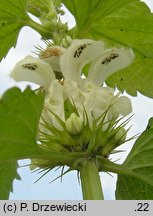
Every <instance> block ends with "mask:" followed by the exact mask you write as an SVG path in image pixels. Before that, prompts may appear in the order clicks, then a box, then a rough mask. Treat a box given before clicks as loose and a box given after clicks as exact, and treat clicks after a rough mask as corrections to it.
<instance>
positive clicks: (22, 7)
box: [0, 0, 29, 60]
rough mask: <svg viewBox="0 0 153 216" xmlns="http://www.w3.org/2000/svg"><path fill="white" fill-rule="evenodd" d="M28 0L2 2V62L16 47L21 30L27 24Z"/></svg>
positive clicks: (0, 53) (0, 23)
mask: <svg viewBox="0 0 153 216" xmlns="http://www.w3.org/2000/svg"><path fill="white" fill-rule="evenodd" d="M26 4H27V0H13V1H12V0H7V1H3V0H1V1H0V60H1V59H2V58H3V57H5V56H6V54H7V52H8V51H9V49H10V48H11V47H15V46H16V42H17V38H18V34H19V32H20V30H21V28H22V27H23V26H24V25H26V24H27V22H28V19H29V17H28V15H27V13H26Z"/></svg>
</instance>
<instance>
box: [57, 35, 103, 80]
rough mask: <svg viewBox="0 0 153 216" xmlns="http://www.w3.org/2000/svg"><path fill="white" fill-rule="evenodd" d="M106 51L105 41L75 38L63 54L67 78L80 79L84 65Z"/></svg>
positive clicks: (62, 62)
mask: <svg viewBox="0 0 153 216" xmlns="http://www.w3.org/2000/svg"><path fill="white" fill-rule="evenodd" d="M103 52H104V42H102V41H93V40H87V39H83V40H74V41H73V42H72V44H71V46H70V47H69V48H68V49H67V50H66V51H65V53H64V54H63V55H62V56H61V61H60V65H61V69H62V73H63V75H64V77H65V78H66V79H71V80H74V81H76V82H77V81H79V80H80V79H81V73H82V69H83V67H84V66H85V65H86V64H88V63H89V62H90V61H92V60H94V59H96V58H97V57H99V56H100V55H101V54H102V53H103Z"/></svg>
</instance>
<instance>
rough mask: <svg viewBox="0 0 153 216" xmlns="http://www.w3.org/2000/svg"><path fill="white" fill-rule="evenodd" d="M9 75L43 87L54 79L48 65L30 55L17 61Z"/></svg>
mask: <svg viewBox="0 0 153 216" xmlns="http://www.w3.org/2000/svg"><path fill="white" fill-rule="evenodd" d="M11 77H12V78H13V79H14V80H16V81H28V82H33V83H36V84H38V85H40V86H43V87H45V88H48V87H49V85H50V83H51V81H52V80H54V79H55V75H54V72H53V70H52V68H51V67H50V65H49V64H47V63H46V62H44V61H43V60H41V59H37V58H34V57H32V56H27V57H25V58H24V59H23V60H21V61H19V62H18V63H17V64H16V65H15V67H14V69H13V71H12V72H11Z"/></svg>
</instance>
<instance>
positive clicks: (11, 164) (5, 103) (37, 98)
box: [0, 88, 44, 199]
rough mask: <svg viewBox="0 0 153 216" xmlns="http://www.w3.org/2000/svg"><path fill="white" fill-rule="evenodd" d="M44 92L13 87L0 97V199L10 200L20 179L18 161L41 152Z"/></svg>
mask: <svg viewBox="0 0 153 216" xmlns="http://www.w3.org/2000/svg"><path fill="white" fill-rule="evenodd" d="M43 101H44V94H43V92H41V91H39V92H37V93H35V92H33V91H32V90H30V88H27V89H26V90H25V91H24V92H21V90H19V89H18V88H12V89H10V90H8V91H6V93H5V94H4V95H3V97H2V98H1V99H0V199H8V197H9V193H10V192H11V191H12V190H13V187H12V184H13V180H14V179H15V178H16V179H19V176H18V174H17V171H16V169H17V160H18V159H22V158H30V157H31V156H34V155H36V154H38V152H37V150H38V149H37V142H36V137H37V128H38V122H39V118H40V114H41V111H42V107H43Z"/></svg>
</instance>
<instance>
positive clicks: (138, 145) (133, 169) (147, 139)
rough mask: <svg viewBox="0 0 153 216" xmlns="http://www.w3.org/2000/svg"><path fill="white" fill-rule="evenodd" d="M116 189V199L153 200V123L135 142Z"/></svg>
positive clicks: (150, 123) (149, 124)
mask: <svg viewBox="0 0 153 216" xmlns="http://www.w3.org/2000/svg"><path fill="white" fill-rule="evenodd" d="M123 169H125V170H126V169H127V170H128V171H127V174H126V171H125V173H124V175H123V173H121V174H119V176H118V181H117V189H116V198H117V199H123V200H128V199H129V200H149V199H150V200H152V199H153V122H152V118H151V121H149V123H148V126H147V128H146V130H145V131H144V132H143V133H142V134H141V135H140V137H139V138H138V139H137V141H136V142H135V144H134V146H133V148H132V150H131V152H130V154H129V155H128V157H127V159H126V160H125V162H124V163H123Z"/></svg>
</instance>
